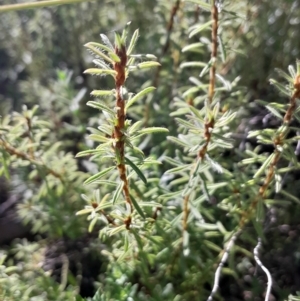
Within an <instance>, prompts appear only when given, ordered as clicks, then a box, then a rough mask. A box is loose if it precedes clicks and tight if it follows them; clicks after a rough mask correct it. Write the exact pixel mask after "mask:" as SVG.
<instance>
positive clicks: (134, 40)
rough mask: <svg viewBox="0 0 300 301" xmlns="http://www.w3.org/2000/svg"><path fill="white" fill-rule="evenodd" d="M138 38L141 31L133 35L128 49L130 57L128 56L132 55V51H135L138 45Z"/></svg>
mask: <svg viewBox="0 0 300 301" xmlns="http://www.w3.org/2000/svg"><path fill="white" fill-rule="evenodd" d="M138 37H139V30H138V29H137V30H136V31H135V32H134V33H133V35H132V38H131V40H130V43H129V46H128V48H127V55H128V56H129V55H130V54H131V53H132V51H133V49H134V46H135V44H136V41H137V39H138Z"/></svg>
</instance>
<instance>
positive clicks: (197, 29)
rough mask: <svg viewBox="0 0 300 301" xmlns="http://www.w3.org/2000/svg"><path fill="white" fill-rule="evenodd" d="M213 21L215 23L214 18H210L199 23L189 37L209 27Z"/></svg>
mask: <svg viewBox="0 0 300 301" xmlns="http://www.w3.org/2000/svg"><path fill="white" fill-rule="evenodd" d="M212 23H213V20H209V21H208V22H206V23H204V24H201V25H199V26H198V27H197V28H195V29H194V30H192V31H191V33H190V34H189V38H191V37H193V36H194V35H196V34H198V33H199V32H201V31H202V30H204V29H206V28H208V27H209V26H210V25H211V24H212Z"/></svg>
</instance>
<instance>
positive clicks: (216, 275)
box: [207, 230, 241, 301]
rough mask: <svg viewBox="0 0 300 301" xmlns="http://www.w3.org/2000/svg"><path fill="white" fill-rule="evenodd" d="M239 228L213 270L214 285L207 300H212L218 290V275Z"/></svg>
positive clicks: (238, 232)
mask: <svg viewBox="0 0 300 301" xmlns="http://www.w3.org/2000/svg"><path fill="white" fill-rule="evenodd" d="M240 232H241V231H240V230H239V231H237V232H235V233H234V234H233V235H232V237H231V238H230V240H229V242H228V244H227V246H226V248H225V250H224V253H223V256H222V259H221V261H220V263H219V265H218V268H217V270H216V272H215V280H214V286H213V289H212V291H211V293H210V295H209V297H208V299H207V301H212V300H213V298H214V295H215V294H216V292H217V291H218V288H219V283H220V276H221V271H222V268H223V266H224V264H225V263H226V261H227V259H228V256H229V252H230V250H231V248H232V247H233V245H234V243H235V241H236V239H237V237H238V236H239V234H240Z"/></svg>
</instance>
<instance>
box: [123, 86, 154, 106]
mask: <svg viewBox="0 0 300 301" xmlns="http://www.w3.org/2000/svg"><path fill="white" fill-rule="evenodd" d="M155 89H156V88H155V87H147V88H145V89H144V90H142V91H140V92H139V93H137V94H136V95H135V96H133V97H132V98H131V99H130V100H129V101H128V102H127V104H126V107H125V109H126V110H128V108H129V107H131V106H132V105H133V104H134V103H135V102H136V101H138V100H139V99H140V98H141V97H143V96H145V95H147V94H149V93H151V92H152V91H154V90H155Z"/></svg>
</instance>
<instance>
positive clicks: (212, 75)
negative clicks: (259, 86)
mask: <svg viewBox="0 0 300 301" xmlns="http://www.w3.org/2000/svg"><path fill="white" fill-rule="evenodd" d="M211 18H212V21H213V23H212V31H211V66H210V71H209V90H208V103H209V104H211V103H212V100H213V97H214V94H215V81H216V60H217V50H218V8H217V6H216V0H213V3H212V8H211Z"/></svg>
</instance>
